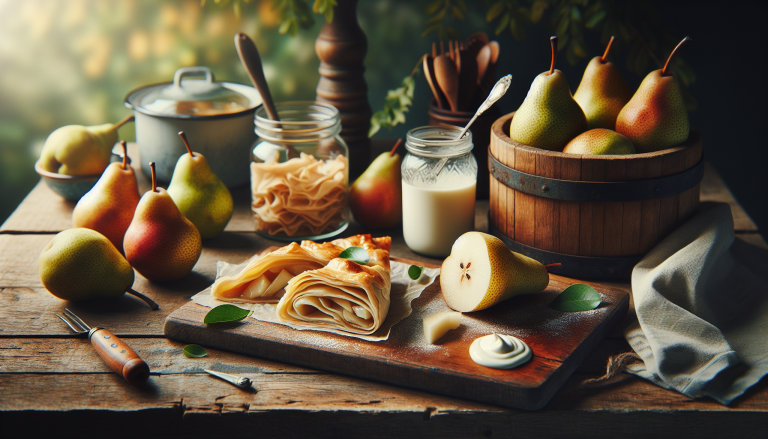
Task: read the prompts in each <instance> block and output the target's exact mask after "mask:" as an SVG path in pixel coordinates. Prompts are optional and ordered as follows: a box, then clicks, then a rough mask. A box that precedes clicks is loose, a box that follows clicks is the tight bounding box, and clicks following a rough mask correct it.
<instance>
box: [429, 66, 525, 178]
mask: <svg viewBox="0 0 768 439" xmlns="http://www.w3.org/2000/svg"><path fill="white" fill-rule="evenodd" d="M510 84H512V75H507V76H504V77H503V78H501V79H499V81H498V82H497V83H496V85H494V86H493V90H491V93H490V94H489V95H488V97H487V98H485V101H483V103H482V104H481V105H480V107H479V108H478V109H477V111H476V112H475V115H474V116H472V119H470V121H469V123H468V124H467V125H466V126H465V127H464V129H462V130H461V132H460V133H459V135H458V136H456V140H459V139H461V138H462V137H464V134H466V133H467V130H469V127H470V126H472V124H473V123H474V122H475V119H477V116H480V115H481V114H483V113H484V112H485V111H486V110H487V109H489V108H491V106H492V105H493V104H495V103H496V101H498V100H499V99H501V97H502V96H504V93H506V92H507V90H508V89H509V85H510ZM446 163H448V158H447V157H443V158H441V159H440V161H439V162H437V166H436V167H435V172H434V174H433V178H435V179H437V176H438V175H440V171H442V170H443V167H444V166H445V164H446Z"/></svg>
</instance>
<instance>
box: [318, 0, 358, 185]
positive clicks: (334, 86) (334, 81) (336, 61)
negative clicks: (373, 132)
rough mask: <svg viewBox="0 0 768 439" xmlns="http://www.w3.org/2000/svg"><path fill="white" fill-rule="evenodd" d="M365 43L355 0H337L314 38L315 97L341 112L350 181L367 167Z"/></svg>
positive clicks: (342, 135)
mask: <svg viewBox="0 0 768 439" xmlns="http://www.w3.org/2000/svg"><path fill="white" fill-rule="evenodd" d="M367 45H368V44H367V40H366V38H365V33H363V30H362V29H361V28H360V25H359V24H358V23H357V0H338V5H337V6H336V7H335V8H334V11H333V21H332V22H331V23H325V25H324V26H323V28H322V30H321V31H320V35H319V36H318V37H317V40H316V41H315V52H316V53H317V57H318V58H320V69H319V70H320V82H318V84H317V100H318V101H321V102H327V103H329V104H331V105H333V106H334V107H336V108H338V109H339V112H340V113H341V137H342V138H343V139H344V141H346V142H347V146H349V155H350V157H349V163H350V169H349V177H350V182H351V181H354V179H356V178H357V176H359V175H360V174H362V173H363V171H364V170H365V169H366V168H367V167H368V164H369V162H370V155H371V152H370V149H371V143H370V140H369V139H368V130H369V128H370V126H371V105H370V104H369V103H368V86H367V85H366V83H365V78H364V77H363V73H364V72H365V67H364V66H363V59H364V58H365V52H366V49H367Z"/></svg>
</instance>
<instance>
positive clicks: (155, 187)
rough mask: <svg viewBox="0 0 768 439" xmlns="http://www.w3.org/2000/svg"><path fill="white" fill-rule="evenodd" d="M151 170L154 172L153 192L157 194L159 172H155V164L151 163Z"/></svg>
mask: <svg viewBox="0 0 768 439" xmlns="http://www.w3.org/2000/svg"><path fill="white" fill-rule="evenodd" d="M149 168H150V169H151V170H152V192H157V172H156V171H155V162H149Z"/></svg>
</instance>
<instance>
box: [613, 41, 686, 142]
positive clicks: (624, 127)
mask: <svg viewBox="0 0 768 439" xmlns="http://www.w3.org/2000/svg"><path fill="white" fill-rule="evenodd" d="M688 41H690V38H689V37H685V38H683V40H682V41H680V42H679V43H678V44H677V46H676V47H675V49H674V50H672V53H670V54H669V58H668V59H667V62H666V63H665V64H664V68H663V69H661V70H654V71H652V72H651V73H649V74H648V76H646V77H645V79H643V82H642V83H641V84H640V88H638V89H637V91H636V92H635V95H634V96H632V99H630V101H629V102H628V103H627V105H625V106H624V108H622V110H621V112H620V113H619V116H618V118H617V119H616V132H617V133H619V134H622V135H624V136H626V137H627V138H629V140H631V141H632V143H633V144H634V145H635V148H637V152H653V151H660V150H662V149H666V148H671V147H673V146H675V145H679V144H681V143H683V142H685V140H686V139H687V138H688V132H689V129H690V127H689V125H688V109H687V108H686V106H685V102H684V101H683V94H682V93H681V92H680V86H679V85H678V84H677V79H675V77H674V76H672V74H671V73H669V72H668V70H669V67H670V61H672V58H673V57H674V56H675V54H677V51H678V50H679V49H680V47H682V46H683V45H684V44H685V43H687V42H688Z"/></svg>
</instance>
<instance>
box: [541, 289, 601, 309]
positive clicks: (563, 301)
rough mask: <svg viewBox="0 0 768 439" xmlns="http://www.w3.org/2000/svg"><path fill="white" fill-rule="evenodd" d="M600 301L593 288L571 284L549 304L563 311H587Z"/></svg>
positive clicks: (596, 305) (595, 306)
mask: <svg viewBox="0 0 768 439" xmlns="http://www.w3.org/2000/svg"><path fill="white" fill-rule="evenodd" d="M601 301H602V299H601V298H600V294H599V293H598V292H597V291H595V289H594V288H592V287H590V286H589V285H584V284H573V285H571V286H570V287H568V288H566V289H564V290H563V292H562V293H560V294H559V295H558V296H557V297H555V300H553V301H552V303H550V304H549V306H550V308H554V309H556V310H558V311H565V312H575V311H589V310H590V309H595V308H597V307H598V306H599V305H600V302H601Z"/></svg>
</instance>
